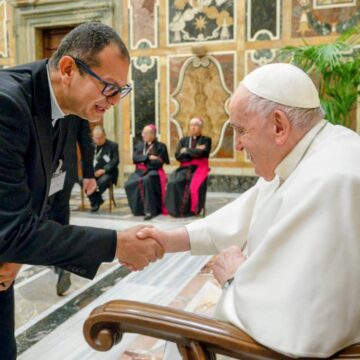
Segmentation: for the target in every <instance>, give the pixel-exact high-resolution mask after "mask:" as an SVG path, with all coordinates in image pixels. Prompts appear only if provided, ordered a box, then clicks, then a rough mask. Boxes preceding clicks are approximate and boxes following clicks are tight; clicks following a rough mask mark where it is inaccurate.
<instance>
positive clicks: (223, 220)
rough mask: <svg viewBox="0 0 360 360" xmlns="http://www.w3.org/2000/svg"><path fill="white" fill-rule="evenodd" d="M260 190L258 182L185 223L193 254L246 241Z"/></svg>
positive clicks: (217, 250) (240, 244)
mask: <svg viewBox="0 0 360 360" xmlns="http://www.w3.org/2000/svg"><path fill="white" fill-rule="evenodd" d="M257 193H258V185H255V186H254V187H252V188H251V189H249V190H248V191H246V192H245V193H243V194H241V195H240V196H239V197H238V198H237V199H236V200H234V201H233V202H231V203H230V204H228V205H226V206H224V207H223V208H221V209H219V210H218V211H216V212H214V213H213V214H211V215H209V216H207V217H206V218H204V219H201V220H198V221H194V222H193V223H191V224H189V225H186V229H187V231H188V233H189V237H190V247H191V253H192V255H213V254H217V253H218V252H219V251H221V250H223V249H225V248H227V247H229V246H231V245H239V246H242V245H243V244H245V242H246V241H247V235H248V231H249V225H250V221H251V217H252V213H253V209H254V206H255V201H256V198H257Z"/></svg>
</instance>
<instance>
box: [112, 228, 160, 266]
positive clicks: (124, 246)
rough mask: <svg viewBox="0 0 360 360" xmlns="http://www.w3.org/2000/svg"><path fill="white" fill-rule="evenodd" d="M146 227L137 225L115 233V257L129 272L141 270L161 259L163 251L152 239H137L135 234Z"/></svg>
mask: <svg viewBox="0 0 360 360" xmlns="http://www.w3.org/2000/svg"><path fill="white" fill-rule="evenodd" d="M146 227H147V226H144V225H138V226H134V227H132V228H130V229H128V230H125V231H122V232H118V233H117V247H116V257H117V258H118V260H119V262H120V263H122V264H124V265H125V266H126V267H128V268H129V269H130V270H133V271H135V270H142V269H143V268H144V267H145V266H147V265H148V264H149V263H150V262H154V261H156V260H157V259H161V258H162V257H163V256H164V249H163V248H162V246H161V245H160V243H159V242H157V241H156V240H154V239H150V238H147V239H141V240H140V239H138V238H137V237H136V234H137V233H138V232H139V231H140V230H141V229H143V228H146Z"/></svg>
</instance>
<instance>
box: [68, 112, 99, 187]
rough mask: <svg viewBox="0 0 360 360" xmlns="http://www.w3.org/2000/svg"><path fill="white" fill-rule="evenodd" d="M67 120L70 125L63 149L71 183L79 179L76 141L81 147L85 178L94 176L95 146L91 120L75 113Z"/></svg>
mask: <svg viewBox="0 0 360 360" xmlns="http://www.w3.org/2000/svg"><path fill="white" fill-rule="evenodd" d="M65 121H66V122H67V127H68V128H67V135H66V139H65V145H64V149H63V151H64V167H63V168H64V170H65V171H66V181H68V182H69V183H71V184H74V183H75V182H78V181H79V178H78V159H77V149H76V143H78V144H79V148H80V153H81V167H82V171H83V178H86V179H90V178H94V167H93V159H94V148H93V142H92V139H91V135H90V133H91V131H90V126H89V122H88V121H87V120H84V119H82V118H80V117H78V116H75V115H69V116H66V118H65Z"/></svg>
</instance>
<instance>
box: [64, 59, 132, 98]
mask: <svg viewBox="0 0 360 360" xmlns="http://www.w3.org/2000/svg"><path fill="white" fill-rule="evenodd" d="M71 58H72V59H74V61H75V63H76V65H78V66H80V67H81V68H82V69H83V70H85V71H86V72H87V73H88V74H89V75H91V76H92V77H94V78H95V79H97V80H99V81H100V82H102V83H103V84H104V85H105V86H104V88H103V89H102V91H101V93H102V94H103V95H104V96H106V97H113V96H115V95H117V94H118V93H120V98H121V99H122V98H124V97H125V96H126V95H128V94H129V93H130V92H131V90H132V87H131V85H130V84H126V85H124V86H121V87H120V86H118V85H116V84H113V83H110V82H108V81H106V80H104V79H103V78H101V77H100V76H99V75H98V74H96V73H95V72H94V71H92V70H91V69H90V68H89V67H88V66H87V65H86V64H85V63H84V62H83V61H81V60H80V59H78V58H76V57H73V56H71Z"/></svg>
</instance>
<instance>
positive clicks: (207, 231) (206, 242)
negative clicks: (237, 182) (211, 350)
mask: <svg viewBox="0 0 360 360" xmlns="http://www.w3.org/2000/svg"><path fill="white" fill-rule="evenodd" d="M186 228H187V230H188V232H189V235H190V242H191V251H192V254H193V255H199V254H216V253H217V252H219V251H221V250H223V249H225V248H227V247H228V246H231V245H240V246H241V245H243V244H245V243H246V241H247V252H248V253H247V255H248V259H247V260H246V261H245V263H244V264H243V265H242V266H241V267H240V268H239V269H238V271H237V273H236V275H235V280H234V282H233V283H232V285H231V286H230V287H229V288H228V290H226V291H225V292H224V293H223V295H222V297H221V299H220V302H219V304H218V307H217V311H216V314H215V316H217V317H219V318H221V319H223V320H226V321H229V322H230V323H233V324H234V325H236V326H238V327H239V328H241V329H243V330H244V331H245V332H246V333H248V334H249V335H250V336H251V337H253V338H254V339H255V340H256V341H258V342H259V343H261V344H263V345H265V346H267V347H269V348H271V349H273V350H275V351H277V352H281V353H285V354H288V355H292V356H308V357H312V356H313V357H328V356H330V355H332V354H333V353H335V352H336V351H338V350H340V349H342V348H344V347H346V346H348V345H351V344H353V343H356V342H360V137H359V135H358V134H356V133H355V132H353V131H351V130H348V129H346V128H344V127H341V126H334V125H332V124H330V123H328V122H326V121H324V120H322V121H321V122H320V123H318V124H317V125H316V126H315V127H313V128H312V129H311V130H310V131H309V132H308V133H307V134H306V135H305V136H304V137H303V138H302V140H301V141H300V142H299V143H298V144H297V145H296V147H295V148H294V149H293V150H292V151H291V152H290V153H289V154H288V156H287V157H286V158H285V159H284V160H283V161H282V162H281V163H280V165H279V166H278V167H277V169H276V176H275V178H274V180H273V181H271V182H266V181H265V180H263V179H260V180H259V181H258V183H257V184H256V185H255V186H254V187H253V188H251V189H250V190H248V191H247V192H245V193H244V194H242V195H241V196H240V197H239V198H238V199H237V200H235V201H234V202H232V203H231V204H229V205H227V206H225V207H223V208H222V209H220V210H218V211H217V212H215V213H213V214H212V215H210V216H208V217H206V218H205V219H202V220H199V221H196V222H194V223H192V224H190V225H187V226H186Z"/></svg>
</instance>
